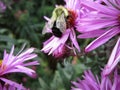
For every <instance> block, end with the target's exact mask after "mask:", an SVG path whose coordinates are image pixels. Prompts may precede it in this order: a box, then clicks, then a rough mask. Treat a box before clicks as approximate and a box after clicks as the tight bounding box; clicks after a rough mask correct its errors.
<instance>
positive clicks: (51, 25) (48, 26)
mask: <svg viewBox="0 0 120 90" xmlns="http://www.w3.org/2000/svg"><path fill="white" fill-rule="evenodd" d="M53 24H54V21H49V22H46V23H45V26H44V27H43V30H42V34H46V33H48V32H50V29H51V28H52V27H53Z"/></svg>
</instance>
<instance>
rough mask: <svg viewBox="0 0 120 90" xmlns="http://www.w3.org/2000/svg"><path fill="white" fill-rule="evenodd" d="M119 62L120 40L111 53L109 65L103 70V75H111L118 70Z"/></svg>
mask: <svg viewBox="0 0 120 90" xmlns="http://www.w3.org/2000/svg"><path fill="white" fill-rule="evenodd" d="M119 61H120V38H119V39H118V41H117V43H116V45H115V47H114V49H113V51H112V53H111V56H110V58H109V60H108V63H107V65H106V66H105V68H104V69H103V75H104V76H106V75H108V74H110V73H111V72H112V71H113V70H114V69H115V68H116V66H117V64H118V62H119Z"/></svg>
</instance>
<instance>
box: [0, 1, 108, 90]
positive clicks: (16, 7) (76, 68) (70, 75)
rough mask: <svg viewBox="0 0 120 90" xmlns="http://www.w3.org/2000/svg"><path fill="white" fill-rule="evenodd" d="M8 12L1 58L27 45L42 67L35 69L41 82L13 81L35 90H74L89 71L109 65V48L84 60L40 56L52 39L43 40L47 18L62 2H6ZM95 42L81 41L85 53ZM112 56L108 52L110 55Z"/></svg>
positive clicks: (1, 24)
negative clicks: (76, 84)
mask: <svg viewBox="0 0 120 90" xmlns="http://www.w3.org/2000/svg"><path fill="white" fill-rule="evenodd" d="M2 2H4V4H5V5H6V7H7V8H6V10H5V11H4V12H1V13H0V58H2V55H3V51H4V49H6V50H7V51H8V52H9V51H10V48H11V46H12V45H13V44H14V45H15V47H16V49H15V53H17V52H18V51H19V50H20V48H21V47H22V45H23V44H24V43H25V44H26V48H29V47H35V48H36V51H35V52H36V53H37V54H38V58H36V59H37V60H39V62H40V66H37V67H36V66H33V67H32V68H33V69H34V70H36V72H37V74H38V78H36V79H31V78H30V77H28V76H26V75H23V74H13V75H11V78H12V79H13V80H15V81H18V82H19V83H23V85H24V86H25V87H27V88H30V89H31V90H70V88H71V85H72V84H71V81H73V80H76V79H77V78H78V77H81V75H82V73H83V71H84V70H85V69H92V70H93V71H94V73H95V74H99V73H100V68H103V66H104V64H105V62H106V58H105V57H106V56H107V54H106V52H104V50H105V49H106V46H105V45H104V46H102V47H100V48H98V49H97V50H95V51H93V52H91V53H89V54H86V55H84V56H69V57H67V58H65V59H64V60H63V59H59V60H56V59H55V58H54V57H52V56H47V54H44V53H42V52H40V49H41V48H42V43H43V42H44V41H45V40H47V39H48V38H49V37H50V35H49V34H48V35H45V36H43V35H42V34H41V31H42V28H43V26H44V24H45V19H44V18H43V16H47V17H51V14H52V11H53V9H54V8H55V5H56V4H57V5H59V4H62V5H63V4H64V2H63V1H62V0H2ZM90 41H91V39H88V40H79V45H80V47H81V48H82V49H83V48H84V47H85V46H86V45H87V44H88V43H89V42H90ZM107 53H108V52H107Z"/></svg>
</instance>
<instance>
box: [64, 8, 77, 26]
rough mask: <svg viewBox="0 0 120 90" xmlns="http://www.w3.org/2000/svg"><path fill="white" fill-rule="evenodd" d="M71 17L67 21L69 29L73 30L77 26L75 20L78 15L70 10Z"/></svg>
mask: <svg viewBox="0 0 120 90" xmlns="http://www.w3.org/2000/svg"><path fill="white" fill-rule="evenodd" d="M68 12H69V15H68V17H67V19H66V22H67V28H71V27H74V26H75V20H76V18H77V14H76V12H74V11H72V10H68Z"/></svg>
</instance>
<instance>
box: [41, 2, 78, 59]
mask: <svg viewBox="0 0 120 90" xmlns="http://www.w3.org/2000/svg"><path fill="white" fill-rule="evenodd" d="M65 3H66V5H65V6H61V5H60V6H56V8H55V10H56V12H57V9H58V8H59V10H62V13H61V15H60V17H58V16H57V15H58V14H60V11H58V12H57V13H58V14H56V12H54V11H55V10H54V11H53V15H54V17H52V18H51V19H49V18H46V17H45V18H46V20H48V22H47V24H49V23H51V24H52V27H51V28H50V27H49V25H46V26H45V31H46V32H48V33H53V35H52V37H51V38H50V39H48V40H47V41H45V42H44V46H43V48H42V50H41V51H43V52H45V53H48V54H49V55H50V54H52V55H53V56H55V57H59V56H62V55H64V53H65V50H66V49H69V50H70V49H72V50H73V51H74V53H75V49H77V50H78V51H79V52H80V48H79V45H78V42H77V40H76V34H75V30H77V28H78V23H79V17H80V0H65ZM58 18H59V19H60V20H61V21H62V23H61V22H59V19H58ZM53 21H54V22H53ZM55 24H57V25H55ZM59 24H60V27H59ZM58 27H59V28H58ZM53 29H55V31H53ZM60 29H63V31H62V32H61V31H60ZM43 32H44V31H43ZM69 41H70V42H69Z"/></svg>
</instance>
